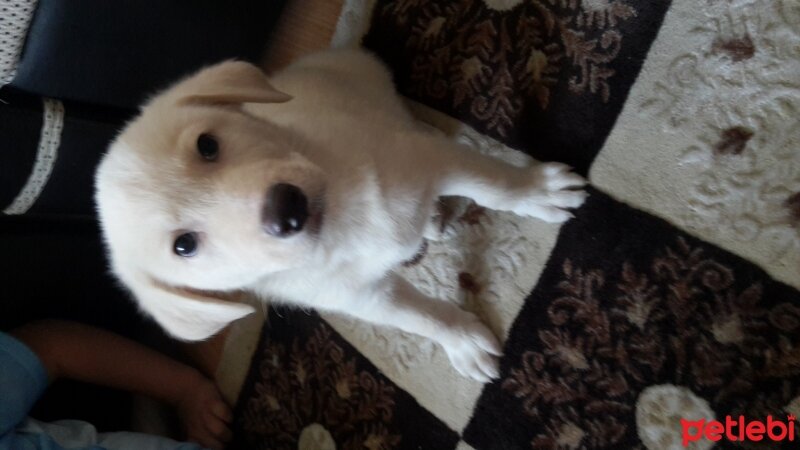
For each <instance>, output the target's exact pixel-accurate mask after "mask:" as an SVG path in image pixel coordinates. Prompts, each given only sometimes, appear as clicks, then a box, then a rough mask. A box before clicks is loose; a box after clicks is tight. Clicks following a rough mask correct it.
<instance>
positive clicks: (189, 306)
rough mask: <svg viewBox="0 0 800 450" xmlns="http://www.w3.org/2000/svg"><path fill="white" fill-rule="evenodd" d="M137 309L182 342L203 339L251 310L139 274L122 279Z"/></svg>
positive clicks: (249, 307) (219, 296) (217, 297)
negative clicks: (141, 310)
mask: <svg viewBox="0 0 800 450" xmlns="http://www.w3.org/2000/svg"><path fill="white" fill-rule="evenodd" d="M125 281H126V284H127V285H128V287H129V288H130V289H131V291H132V292H133V294H134V296H135V297H136V300H137V302H138V303H139V306H140V307H141V308H142V309H143V310H144V311H145V312H146V313H148V314H149V315H150V316H152V317H153V318H154V319H155V320H156V322H158V324H159V325H161V326H162V327H163V328H164V330H166V331H167V332H168V333H169V334H171V335H172V336H174V337H176V338H178V339H181V340H184V341H199V340H203V339H207V338H209V337H211V336H213V335H215V334H216V333H217V332H219V331H220V330H221V329H223V328H224V327H225V326H226V325H228V324H230V323H231V322H233V321H234V320H236V319H239V318H242V317H244V316H246V315H248V314H250V313H253V312H254V311H255V309H253V307H251V306H249V305H245V304H242V303H236V302H235V301H233V300H234V299H231V300H225V299H223V298H221V294H213V293H209V292H204V291H194V290H190V289H185V288H176V287H173V286H169V285H167V284H164V283H162V282H160V281H158V280H154V279H152V278H149V277H148V276H146V275H144V274H141V275H139V276H136V277H134V278H133V279H132V278H131V277H126V279H125Z"/></svg>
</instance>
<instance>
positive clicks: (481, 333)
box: [440, 312, 502, 383]
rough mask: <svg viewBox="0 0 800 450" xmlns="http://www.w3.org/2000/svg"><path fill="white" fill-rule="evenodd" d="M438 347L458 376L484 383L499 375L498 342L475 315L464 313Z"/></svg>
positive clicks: (500, 352)
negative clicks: (445, 353)
mask: <svg viewBox="0 0 800 450" xmlns="http://www.w3.org/2000/svg"><path fill="white" fill-rule="evenodd" d="M440 343H441V344H442V347H443V348H444V350H445V352H447V357H448V358H450V362H451V363H452V364H453V368H455V369H456V371H457V372H458V373H460V374H461V375H463V376H465V377H469V378H472V379H475V380H478V381H481V382H484V383H488V382H489V381H491V380H492V379H494V378H497V377H498V376H499V375H500V371H499V369H498V357H499V356H500V355H502V349H501V347H500V342H498V340H497V338H496V337H495V335H494V334H493V333H492V332H491V331H490V330H489V329H488V328H487V327H486V325H484V324H483V323H482V322H481V321H480V319H478V317H477V316H475V315H474V314H472V313H468V312H463V316H461V318H460V321H459V322H458V323H456V324H454V326H452V327H451V328H449V329H447V330H446V336H444V338H443V339H441V340H440Z"/></svg>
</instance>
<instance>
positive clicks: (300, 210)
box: [261, 183, 308, 238]
mask: <svg viewBox="0 0 800 450" xmlns="http://www.w3.org/2000/svg"><path fill="white" fill-rule="evenodd" d="M307 220H308V198H307V197H306V195H305V194H303V191H301V190H300V188H298V187H297V186H294V185H291V184H286V183H280V184H276V185H275V186H272V187H271V188H270V189H269V191H267V200H266V202H265V203H264V207H263V209H262V210H261V226H262V228H263V229H264V231H265V232H266V233H267V234H269V235H271V236H275V237H278V238H285V237H289V236H291V235H293V234H295V233H297V232H299V231H301V230H302V229H303V226H304V225H305V224H306V221H307Z"/></svg>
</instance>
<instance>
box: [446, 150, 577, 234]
mask: <svg viewBox="0 0 800 450" xmlns="http://www.w3.org/2000/svg"><path fill="white" fill-rule="evenodd" d="M432 139H433V141H434V145H435V146H436V150H435V151H436V152H438V155H439V157H440V158H441V160H440V161H439V162H440V163H441V165H442V168H441V171H442V172H443V173H444V174H445V175H444V177H442V179H441V180H440V181H439V183H440V185H439V186H440V195H442V196H445V195H457V196H463V197H469V198H472V199H473V200H475V201H476V202H477V203H478V204H480V205H482V206H485V207H488V208H492V209H496V210H500V211H511V212H514V213H516V214H518V215H521V216H529V217H535V218H538V219H541V220H544V221H546V222H556V223H558V222H564V221H566V220H567V219H569V218H570V217H572V214H571V213H570V212H569V211H567V209H570V208H577V207H578V206H580V205H581V204H583V202H584V200H585V199H586V195H587V194H586V192H584V191H583V190H578V189H577V188H580V187H582V186H584V185H585V184H586V180H584V179H583V177H581V176H580V175H577V174H575V173H572V172H571V171H570V170H571V169H570V167H569V166H567V165H565V164H561V163H536V162H533V161H532V162H533V163H532V164H531V165H530V166H528V167H522V168H521V167H516V166H512V165H510V164H507V163H505V162H503V161H501V160H499V159H497V158H492V157H490V156H486V155H482V154H480V153H478V152H476V151H475V150H473V149H470V148H467V147H466V146H464V145H460V144H456V143H454V142H452V141H450V140H448V139H446V138H441V137H434V138H432Z"/></svg>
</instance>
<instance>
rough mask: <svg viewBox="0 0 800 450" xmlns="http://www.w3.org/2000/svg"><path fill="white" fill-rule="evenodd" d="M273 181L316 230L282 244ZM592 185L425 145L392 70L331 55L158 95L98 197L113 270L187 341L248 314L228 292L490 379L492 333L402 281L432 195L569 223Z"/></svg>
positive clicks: (551, 171) (203, 76)
mask: <svg viewBox="0 0 800 450" xmlns="http://www.w3.org/2000/svg"><path fill="white" fill-rule="evenodd" d="M273 86H274V87H273ZM203 133H208V134H211V135H213V136H214V137H215V138H216V139H217V142H218V143H219V156H218V159H217V160H216V161H206V160H205V159H203V158H202V157H201V156H200V155H199V154H198V148H197V146H198V144H197V139H198V136H199V135H200V134H203ZM277 183H288V184H292V185H295V186H297V187H299V188H300V189H301V190H302V191H303V192H304V193H305V195H306V196H307V197H308V198H309V211H310V217H309V220H308V223H307V224H306V226H305V227H304V229H303V230H302V231H301V232H300V233H297V234H295V235H292V236H290V237H287V238H277V237H273V236H271V235H269V234H267V233H265V232H264V230H263V228H262V223H261V211H262V208H263V205H264V202H265V201H266V193H267V192H268V190H269V189H270V187H271V186H274V185H276V184H277ZM583 184H584V180H583V179H582V178H581V177H579V176H577V175H575V174H572V173H570V172H569V169H568V168H567V167H566V166H563V165H561V164H538V165H533V164H532V165H531V166H530V167H528V168H524V169H523V168H517V167H512V166H510V165H507V164H504V163H502V162H500V161H498V160H495V159H493V158H489V157H485V156H482V155H480V154H478V153H477V152H474V151H472V150H470V149H465V148H462V147H460V146H459V145H457V144H455V143H454V142H452V141H450V140H448V139H446V138H445V137H443V136H439V135H436V134H433V133H430V132H429V131H427V130H425V129H423V128H422V127H420V126H419V125H418V124H417V123H415V122H414V120H413V119H412V117H411V116H410V114H409V113H408V112H407V111H406V109H404V106H403V104H402V102H401V100H400V98H399V97H398V96H397V95H396V93H395V91H394V87H393V85H392V82H391V78H390V75H389V73H388V71H387V70H386V68H385V67H384V66H382V65H381V64H380V63H379V62H378V61H377V60H376V59H375V58H373V57H372V56H370V55H368V54H366V53H364V52H361V51H358V50H337V51H328V52H324V53H320V54H316V55H312V56H309V57H307V58H305V59H302V60H300V61H298V62H297V63H295V64H293V65H292V66H290V67H289V68H287V69H285V70H284V71H282V72H280V73H278V74H276V75H275V76H274V77H272V78H271V79H270V80H267V78H266V77H265V76H264V75H263V73H262V72H261V71H260V70H259V69H257V68H256V67H254V66H252V65H249V64H247V63H243V62H225V63H221V64H218V65H216V66H212V67H209V68H207V69H205V70H202V71H200V72H199V73H197V74H196V75H194V76H192V77H190V78H188V79H185V80H183V81H181V82H179V83H177V84H176V85H174V86H173V87H171V88H170V89H168V90H166V91H165V92H163V93H162V94H160V95H158V96H156V97H155V98H153V99H152V100H151V101H150V102H149V103H147V104H146V105H145V106H144V107H143V110H142V113H141V115H140V116H139V117H137V118H136V119H135V120H134V121H133V122H131V123H130V124H129V125H128V126H127V127H126V128H125V130H124V131H123V132H122V133H121V134H120V135H119V137H118V138H117V139H116V140H115V141H114V142H113V144H112V145H111V147H110V149H109V151H108V153H107V155H106V156H105V157H104V159H103V161H102V163H101V165H100V167H99V169H98V172H97V180H96V185H97V193H96V200H97V205H98V210H99V214H100V219H101V223H102V227H103V231H104V236H105V240H106V243H107V246H108V249H109V251H110V256H111V261H112V267H113V271H114V272H115V273H116V275H117V276H118V277H119V278H120V279H121V280H122V281H123V283H124V284H125V285H126V286H127V287H128V288H130V290H131V291H132V292H133V294H134V296H135V298H136V299H137V300H138V303H139V304H140V306H141V308H142V309H143V310H144V311H145V312H147V313H149V314H150V315H152V317H153V318H155V320H156V321H158V322H159V323H160V324H161V325H162V326H163V327H164V328H165V329H166V330H167V331H168V332H170V333H171V334H173V335H174V336H176V337H178V338H181V339H186V340H197V339H204V338H206V337H209V336H211V335H213V334H214V333H216V332H217V331H219V330H220V329H221V328H222V327H224V326H225V325H227V324H228V323H230V322H231V321H233V320H235V319H237V318H239V317H242V316H244V315H247V314H249V313H250V312H252V309H251V307H249V306H246V305H244V304H241V303H237V302H234V301H230V300H229V299H227V298H226V295H227V294H228V293H231V292H236V291H251V292H254V293H255V294H257V295H258V296H260V297H263V298H274V299H278V300H280V301H283V302H286V303H290V304H295V305H302V306H309V307H314V308H317V309H320V310H329V311H336V312H341V313H345V314H349V315H352V316H356V317H359V318H361V319H364V320H367V321H369V322H372V323H375V324H380V325H389V326H394V327H397V328H400V329H402V330H404V331H407V332H411V333H416V334H419V335H422V336H425V337H428V338H430V339H433V340H434V341H436V342H438V343H439V344H441V345H442V347H443V348H444V350H445V351H446V352H447V355H448V356H449V358H450V360H451V362H452V363H453V365H454V367H455V368H456V369H457V370H458V371H459V372H460V373H462V374H464V375H467V376H471V377H473V378H476V379H479V380H487V379H489V378H491V377H495V376H496V375H497V360H496V356H497V355H499V354H500V346H499V344H498V342H497V339H496V338H495V336H494V335H493V334H492V333H491V332H490V331H489V330H488V329H487V328H486V327H485V326H484V325H483V324H482V323H481V322H480V321H479V320H478V319H477V318H476V316H474V315H473V314H471V313H468V312H466V311H463V310H461V309H459V308H458V307H456V306H454V305H453V304H452V303H449V302H444V301H439V300H437V299H431V298H427V297H426V296H425V295H423V294H422V293H420V292H419V291H417V290H416V289H415V288H414V287H413V286H411V285H410V284H408V283H407V282H405V281H404V280H403V279H401V278H400V277H398V276H397V275H395V274H394V272H393V270H394V269H395V268H396V267H397V266H398V265H399V264H400V263H401V262H403V261H406V260H408V259H410V258H411V257H412V256H414V254H415V253H416V252H417V250H418V249H419V248H420V245H421V243H422V240H423V235H424V232H425V230H426V226H428V224H429V222H430V219H431V216H432V214H433V209H434V205H435V201H436V200H437V198H438V197H439V196H445V195H459V196H466V197H471V198H472V199H474V200H475V201H476V202H477V203H479V204H481V205H484V206H486V207H490V208H493V209H498V210H504V211H513V212H514V213H516V214H519V215H523V216H530V217H536V218H539V219H542V220H546V221H549V222H561V221H564V220H567V219H568V218H569V217H570V216H571V215H570V213H569V212H568V211H566V209H568V208H574V207H577V206H579V205H580V204H581V203H582V202H583V201H584V198H585V193H584V192H583V191H580V190H576V189H575V188H577V187H580V186H583ZM189 231H191V232H195V233H196V235H197V236H198V238H199V240H198V243H199V245H198V248H197V252H196V254H195V255H194V256H191V257H181V256H178V255H176V254H175V253H174V251H173V243H174V241H175V238H176V237H177V236H179V235H181V234H182V233H185V232H189Z"/></svg>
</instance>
